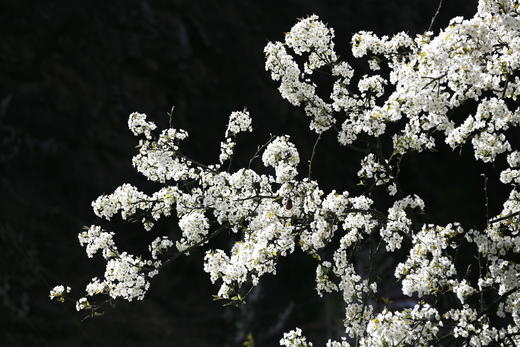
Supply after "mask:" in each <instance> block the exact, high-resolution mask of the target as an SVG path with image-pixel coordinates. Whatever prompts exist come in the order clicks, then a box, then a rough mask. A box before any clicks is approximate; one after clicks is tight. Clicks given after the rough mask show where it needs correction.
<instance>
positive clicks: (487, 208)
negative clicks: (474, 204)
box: [480, 174, 489, 228]
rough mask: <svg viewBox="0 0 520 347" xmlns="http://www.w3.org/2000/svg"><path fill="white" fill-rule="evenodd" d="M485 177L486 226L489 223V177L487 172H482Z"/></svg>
mask: <svg viewBox="0 0 520 347" xmlns="http://www.w3.org/2000/svg"><path fill="white" fill-rule="evenodd" d="M480 176H482V177H483V178H484V204H485V207H486V228H487V227H488V225H489V198H488V192H487V182H488V178H487V176H486V174H480Z"/></svg>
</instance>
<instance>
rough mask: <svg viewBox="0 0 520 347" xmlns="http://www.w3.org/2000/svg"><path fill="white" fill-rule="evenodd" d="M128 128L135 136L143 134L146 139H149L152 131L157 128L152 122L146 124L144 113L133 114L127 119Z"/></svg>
mask: <svg viewBox="0 0 520 347" xmlns="http://www.w3.org/2000/svg"><path fill="white" fill-rule="evenodd" d="M128 128H130V131H131V132H132V133H133V134H134V135H135V136H138V135H141V134H144V136H145V137H146V138H147V139H151V138H152V131H153V130H155V129H156V128H157V126H156V125H155V124H154V123H152V122H147V121H146V115H145V114H144V113H138V112H134V113H132V114H131V115H130V117H128Z"/></svg>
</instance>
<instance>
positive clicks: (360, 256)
mask: <svg viewBox="0 0 520 347" xmlns="http://www.w3.org/2000/svg"><path fill="white" fill-rule="evenodd" d="M333 38H334V31H333V30H332V29H329V28H328V27H327V26H326V25H325V24H324V23H323V22H321V21H320V20H319V18H318V17H317V16H315V15H313V16H310V17H307V18H304V19H302V20H301V21H300V22H298V23H297V24H296V25H295V26H294V27H293V28H292V29H291V30H290V31H289V32H288V33H287V34H286V36H285V41H284V42H283V43H282V42H275V43H269V44H268V45H267V46H266V47H265V54H266V65H265V67H266V70H268V71H269V72H270V74H271V77H272V79H273V80H275V81H279V82H280V87H279V91H280V93H281V96H282V97H283V98H285V99H287V100H288V101H289V102H290V103H291V104H292V105H295V106H301V107H302V108H303V109H304V111H305V113H306V115H307V116H309V117H310V129H311V130H313V131H315V132H317V133H319V134H323V133H324V131H326V130H329V132H328V133H327V134H329V133H333V132H334V136H335V137H336V138H337V140H338V142H339V143H340V144H341V145H349V146H350V148H352V149H353V150H357V151H359V152H362V153H363V158H362V159H361V161H360V163H359V165H358V167H357V168H356V169H357V170H358V178H359V179H361V180H362V182H363V183H364V186H363V188H365V187H366V188H367V189H366V191H365V192H364V193H362V194H359V195H355V194H352V192H349V191H344V192H337V191H335V190H333V191H331V192H328V193H326V192H324V191H323V190H322V189H321V188H320V185H319V184H318V182H316V181H314V180H312V179H310V178H300V177H301V176H299V171H298V165H299V163H300V154H299V153H298V150H297V148H296V146H295V145H294V144H293V143H292V142H291V141H290V137H289V136H287V135H285V136H279V137H274V138H272V139H271V140H270V141H269V142H268V143H266V144H265V145H264V146H261V147H259V151H258V152H257V153H255V154H254V156H253V158H252V159H251V161H252V160H254V159H256V158H258V157H260V155H261V159H262V162H263V164H264V165H265V166H266V167H267V168H272V169H274V174H273V173H271V174H260V173H257V172H255V171H253V170H251V169H250V168H247V169H245V168H243V169H239V170H237V171H235V172H232V171H231V170H230V169H228V170H227V171H225V170H222V164H223V163H224V162H225V161H228V160H231V158H232V155H233V151H234V148H235V146H236V142H235V137H236V136H237V135H238V134H239V133H242V132H250V131H252V126H251V118H250V116H249V113H248V112H247V111H246V110H244V111H241V112H233V113H231V115H230V118H229V123H228V127H227V129H226V133H225V140H224V141H223V142H222V143H221V152H220V156H219V158H218V160H217V159H216V163H214V164H208V165H206V164H202V163H199V162H197V161H195V160H192V159H190V158H188V157H186V156H185V155H183V154H182V151H181V149H180V142H181V141H182V140H184V139H185V138H186V137H187V136H188V134H187V132H186V131H184V130H182V129H173V128H170V129H166V130H164V131H162V132H161V133H160V134H159V135H158V136H154V135H153V134H152V132H153V131H154V130H155V129H156V125H155V124H154V123H153V122H149V121H147V120H146V116H145V115H144V114H140V113H132V114H131V115H130V117H129V121H128V125H129V128H130V130H131V131H132V133H133V134H134V135H136V136H139V137H142V136H144V138H141V139H140V142H139V153H138V154H137V155H136V156H135V157H134V158H133V165H134V166H135V168H136V169H137V171H139V172H140V173H142V174H143V175H144V176H145V177H146V178H147V179H149V180H151V181H154V182H158V183H162V184H163V187H162V188H161V189H160V190H159V191H157V192H155V193H152V194H145V193H143V192H140V191H139V190H138V189H137V188H135V187H133V186H132V185H130V184H123V185H122V186H120V187H119V188H117V189H116V190H115V191H114V192H113V193H112V194H108V195H102V196H100V197H99V198H97V199H96V200H95V201H94V202H93V203H92V207H93V209H94V213H95V214H96V215H97V216H98V217H100V218H103V219H106V220H111V219H112V218H113V217H114V216H115V215H117V214H120V215H121V217H122V218H123V219H125V220H129V221H140V222H142V223H143V225H144V228H145V229H146V230H149V231H151V232H155V231H154V230H152V229H153V226H154V224H155V222H156V221H158V220H159V219H160V218H162V217H169V216H173V218H174V219H175V218H176V220H178V235H177V237H176V238H172V239H170V238H168V237H166V236H160V235H159V236H156V237H155V239H154V240H153V241H152V242H151V243H150V245H149V246H148V249H149V251H150V254H151V255H150V257H151V259H147V257H145V256H137V255H131V254H129V253H127V252H120V251H119V250H118V248H117V247H116V244H115V241H114V236H115V233H114V232H107V231H104V230H103V229H102V228H101V227H100V226H95V225H94V226H91V227H90V228H88V229H87V230H86V231H84V232H82V233H80V234H79V240H80V243H81V245H82V246H85V248H86V252H87V256H88V257H93V256H94V255H95V254H96V253H97V252H98V251H100V252H101V254H102V256H103V258H104V259H105V260H106V263H107V264H106V269H105V273H104V277H103V278H99V279H98V278H97V277H95V278H93V279H92V281H91V282H90V283H89V284H88V285H87V287H86V293H87V294H86V295H87V296H88V297H89V298H88V299H87V298H86V297H83V298H81V299H79V300H78V301H77V305H76V307H77V309H78V310H92V311H95V310H96V309H97V308H98V307H100V306H99V304H98V303H97V302H96V301H95V299H97V297H98V296H103V295H105V296H108V297H109V298H111V299H118V298H122V299H125V300H128V301H132V300H134V299H142V298H143V297H144V296H145V294H146V291H147V290H148V288H149V286H150V278H152V277H153V276H155V275H156V274H157V273H158V272H159V271H160V269H161V267H162V266H163V264H164V263H165V261H168V259H169V260H172V259H174V258H176V257H178V256H180V255H186V254H188V253H189V252H190V251H191V250H192V249H193V248H195V247H198V246H202V245H207V247H208V248H209V250H207V252H206V254H205V257H204V265H203V266H204V271H205V272H207V273H208V274H209V277H210V279H211V281H212V282H218V283H219V284H220V288H219V290H218V296H219V297H220V298H222V299H225V300H230V301H236V302H238V303H240V302H242V301H243V300H245V299H246V298H245V297H246V296H247V294H248V293H249V292H251V290H252V289H253V288H254V287H255V286H256V285H257V284H258V283H259V281H260V279H261V278H262V276H263V275H265V274H273V275H274V274H276V270H277V264H278V261H279V259H280V258H281V257H285V256H288V255H290V254H292V253H293V252H294V251H295V249H296V248H297V247H299V248H300V249H301V250H302V251H303V252H305V253H307V254H309V255H310V256H312V257H313V258H314V259H316V262H317V266H316V283H315V286H316V291H317V292H318V295H320V296H323V295H324V294H327V295H341V297H342V299H343V303H344V312H345V319H344V333H345V334H344V337H343V338H342V339H341V340H340V341H332V340H329V342H328V343H327V346H328V347H345V346H350V343H353V344H355V345H356V346H390V345H392V346H398V345H414V346H429V345H443V344H452V345H453V344H456V345H461V346H485V345H492V344H494V345H502V346H505V345H512V344H516V343H520V286H519V285H518V279H519V278H520V264H517V263H516V261H515V259H516V258H517V255H518V253H520V234H519V231H518V230H519V227H520V191H519V190H518V186H519V185H520V152H519V151H518V149H515V148H514V146H515V145H517V144H518V140H517V137H516V138H515V134H514V133H513V131H514V130H518V129H517V128H518V126H519V125H520V108H518V103H517V100H518V96H519V95H520V78H519V77H518V76H517V75H518V72H519V70H520V2H519V1H518V0H480V1H479V7H478V11H477V13H476V15H475V16H474V17H473V18H470V19H463V18H461V17H457V18H454V19H453V20H451V21H450V24H449V26H448V27H447V28H445V29H444V30H441V31H440V32H439V33H438V34H437V35H435V34H434V33H433V32H426V33H424V34H420V35H417V36H415V37H411V36H409V35H408V34H405V33H399V34H396V35H394V36H392V37H388V36H383V37H378V36H377V35H375V34H374V33H371V32H364V31H362V32H359V33H356V34H354V35H353V37H352V41H351V42H352V53H353V55H354V57H357V58H361V57H365V56H368V59H369V67H370V69H371V70H372V73H374V74H373V75H365V76H359V79H358V82H357V85H351V81H352V80H353V77H354V70H353V69H352V67H351V65H350V64H348V63H347V62H345V61H342V60H340V58H339V56H338V55H337V54H336V53H335V51H334V42H333ZM294 55H298V56H302V58H303V61H304V63H303V68H300V66H299V64H298V63H297V61H300V60H301V59H300V58H298V57H294ZM295 58H297V59H295ZM383 66H385V67H387V68H388V69H381V67H383ZM317 70H320V71H325V72H329V73H330V75H331V76H332V78H333V86H332V92H331V94H330V98H323V97H322V96H318V95H317V86H316V84H315V83H314V82H313V78H314V73H315V72H316V71H317ZM378 71H389V76H382V75H378V74H375V73H376V72H378ZM326 100H330V102H329V101H326ZM468 100H473V101H474V102H476V105H477V106H476V108H475V112H474V114H473V115H468V116H467V117H466V118H462V119H461V117H460V116H461V115H460V113H458V114H457V117H458V119H455V117H454V116H453V114H454V113H455V112H450V111H452V110H456V109H457V107H459V106H460V105H462V104H463V103H464V102H466V101H468ZM336 123H337V124H338V126H334V125H335V124H336ZM339 124H341V126H339ZM390 124H391V126H390ZM511 134H513V135H511ZM383 135H384V136H387V139H388V140H390V139H392V141H382V140H381V139H380V138H379V137H380V136H383ZM516 135H517V134H516ZM439 138H440V139H441V140H442V141H437V142H440V143H437V142H436V141H435V139H439ZM466 143H471V144H472V146H473V151H474V156H475V160H481V161H483V162H485V163H495V162H497V161H499V160H501V158H507V163H508V166H509V167H508V168H507V169H505V170H503V171H502V172H501V174H500V181H501V182H502V183H503V184H505V185H507V186H509V187H510V188H511V193H510V195H509V197H508V199H507V200H506V201H505V202H504V204H503V208H502V211H501V212H500V213H499V214H498V215H497V216H494V217H493V218H491V219H490V220H488V221H486V222H487V223H486V225H485V226H484V227H482V228H480V229H479V228H477V227H473V228H472V229H469V228H463V227H462V226H461V225H459V224H458V223H457V222H453V223H449V224H447V225H446V226H439V225H435V224H424V223H423V222H421V218H420V215H422V214H424V213H426V212H427V209H426V206H425V203H424V202H423V200H422V199H421V198H420V197H419V196H417V195H415V194H413V192H412V193H411V194H410V195H408V196H405V195H406V194H403V191H402V190H401V188H399V189H398V184H399V183H400V182H398V181H399V172H400V170H399V169H400V165H401V162H402V158H403V157H404V156H406V155H407V154H408V153H410V152H414V151H417V152H422V151H430V150H436V149H437V148H438V147H440V146H445V147H446V148H448V149H449V148H451V149H455V148H457V147H461V146H463V145H464V144H466ZM383 147H384V148H383ZM262 150H263V152H261V151H262ZM309 162H310V163H311V164H312V160H309ZM309 176H310V175H309ZM351 179H352V180H355V179H356V178H355V177H352V178H351ZM381 189H383V190H386V192H387V193H385V196H386V197H387V198H388V199H391V202H390V203H388V204H386V205H385V204H379V202H378V201H374V199H375V198H376V197H377V196H379V195H378V194H375V193H374V192H380V191H381ZM381 206H383V209H381ZM388 206H390V208H388ZM222 231H228V232H230V233H233V242H232V243H231V246H229V247H228V249H214V248H213V247H212V245H211V243H210V240H212V239H213V238H214V237H218V235H221V234H222ZM208 244H209V245H208ZM173 245H176V247H172V246H173ZM380 246H381V247H380ZM325 249H327V251H325ZM329 250H332V251H331V252H329ZM461 250H462V252H463V253H464V252H466V250H467V253H468V254H471V255H472V256H474V257H469V256H468V257H467V258H471V259H469V260H468V259H463V261H465V262H466V263H467V264H466V263H464V264H462V265H460V264H459V263H458V261H459V260H460V258H461V257H460V251H461ZM172 252H174V253H172ZM472 252H473V253H472ZM394 254H396V255H399V254H401V255H402V256H404V258H398V259H399V260H396V259H394V260H389V259H391V258H392V256H393V255H394ZM383 256H385V257H386V258H385V259H386V262H385V267H384V268H382V269H377V268H374V267H375V259H376V258H378V257H379V258H382V257H383ZM322 258H324V259H322ZM325 258H326V259H325ZM475 259H476V260H475ZM393 261H395V263H392V262H393ZM398 262H399V263H398ZM459 265H460V266H459ZM463 265H464V266H463ZM389 266H392V267H393V273H394V275H395V278H397V280H398V281H399V282H400V285H401V292H402V294H404V295H405V296H408V297H410V300H409V302H408V304H406V305H400V306H399V305H393V306H392V305H390V304H389V302H390V301H389V299H385V298H384V297H383V294H384V287H385V286H384V284H385V283H382V282H384V281H383V280H384V279H385V278H386V279H388V278H387V277H388V276H386V277H385V275H386V274H388V273H392V271H388V267H389ZM383 272H384V274H383ZM382 277H384V278H383V279H382ZM69 291H70V288H68V287H67V288H65V287H63V286H57V287H55V288H54V289H53V290H52V291H51V293H50V297H51V299H57V300H59V301H62V299H63V296H64V293H68V292H69ZM482 291H486V293H485V295H481V296H480V298H477V295H476V294H477V293H478V292H482ZM423 300H424V301H423ZM440 302H442V305H441V304H439V303H440ZM495 314H496V316H498V317H500V319H501V321H500V322H498V323H497V320H496V319H494V315H495ZM280 344H281V345H283V346H312V343H310V342H309V341H307V339H306V338H305V337H304V336H303V333H302V331H301V330H300V329H295V330H293V331H291V332H289V333H286V334H284V336H283V338H282V339H281V340H280Z"/></svg>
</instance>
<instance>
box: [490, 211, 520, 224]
mask: <svg viewBox="0 0 520 347" xmlns="http://www.w3.org/2000/svg"><path fill="white" fill-rule="evenodd" d="M518 215H520V211H518V212H515V213H511V214H508V215H507V216H504V217H500V218H497V219H494V220H491V221H489V224H493V223H497V222H501V221H503V220H506V219H509V218H513V217H516V216H518Z"/></svg>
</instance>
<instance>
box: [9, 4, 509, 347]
mask: <svg viewBox="0 0 520 347" xmlns="http://www.w3.org/2000/svg"><path fill="white" fill-rule="evenodd" d="M437 5H438V2H437V1H432V0H424V1H404V0H401V1H383V0H371V1H347V0H343V1H340V0H327V1H325V0H321V1H310V0H283V1H282V0H266V1H216V0H207V1H199V0H196V1H182V0H171V1H144V0H143V1H138V0H127V1H96V0H93V1H82V2H80V1H52V0H48V1H41V2H40V1H38V2H37V1H34V2H29V1H15V0H0V193H1V196H0V313H1V315H0V346H109V345H110V346H144V345H146V346H235V345H241V344H242V341H244V338H245V334H247V333H252V335H253V336H254V338H255V341H256V345H257V346H271V345H273V343H274V342H277V341H278V340H279V339H280V337H281V335H282V332H283V331H288V330H290V329H292V328H294V327H295V326H299V327H301V328H302V329H304V331H305V333H306V334H307V336H309V337H310V338H311V339H312V340H313V341H314V342H315V343H316V345H318V346H319V345H321V343H323V342H324V341H325V340H324V339H325V338H326V337H327V336H334V335H341V325H342V323H341V316H342V314H343V313H342V308H341V306H340V305H338V304H337V299H334V298H328V299H327V300H326V301H325V305H322V304H321V301H320V300H319V298H318V297H317V295H315V293H313V289H312V288H313V286H314V282H313V281H314V271H315V269H314V267H313V266H314V264H315V263H314V262H313V260H312V259H309V257H304V256H302V255H298V254H297V255H295V256H294V257H292V258H291V259H287V260H283V261H282V262H281V264H280V268H279V269H280V274H279V276H277V277H272V276H268V277H266V278H265V281H263V282H262V285H261V286H260V288H259V290H258V291H255V292H254V295H253V296H252V297H251V298H250V299H251V300H250V302H249V303H248V304H247V305H246V306H244V307H243V308H241V309H235V308H232V307H225V308H224V307H222V306H221V305H220V304H219V303H216V302H213V301H212V298H211V295H212V294H215V293H216V290H217V288H216V286H212V285H211V284H210V281H209V279H208V277H207V276H206V274H205V273H203V271H202V253H201V252H199V253H194V254H193V256H191V257H188V258H184V259H180V260H179V261H178V262H177V263H175V264H174V265H173V266H172V267H170V268H168V269H167V270H166V271H165V272H164V273H162V274H161V275H160V276H159V277H158V278H156V280H154V281H153V283H152V288H151V290H150V293H149V296H148V297H147V298H146V299H145V300H144V301H142V302H137V303H131V304H124V303H123V304H119V305H118V306H117V307H116V309H113V310H109V311H107V312H106V314H105V315H104V316H102V317H99V318H96V319H88V320H85V321H82V318H83V314H81V313H77V312H76V311H75V309H74V305H73V304H70V303H69V304H61V305H60V304H58V303H51V302H50V301H49V299H48V293H49V290H50V288H52V287H53V286H54V285H56V284H61V283H64V284H68V285H71V286H72V287H73V294H75V295H76V296H81V294H82V291H83V288H84V286H85V285H86V284H87V282H88V281H89V279H90V278H91V277H93V276H96V275H97V276H100V275H102V267H101V265H102V264H101V262H99V261H97V260H95V261H91V260H89V259H88V258H87V257H86V255H85V253H84V250H83V249H82V248H81V247H80V246H79V243H78V241H77V234H78V232H79V231H80V230H81V227H82V226H83V225H89V224H91V223H95V222H96V219H95V218H94V215H93V213H92V212H91V209H90V202H91V201H92V200H94V199H95V198H96V197H97V196H98V195H100V194H102V193H109V192H112V191H113V190H114V189H115V188H116V187H117V186H118V185H120V184H122V183H124V182H131V183H134V184H136V185H137V186H138V187H148V188H150V187H149V186H148V185H147V184H146V183H145V182H144V179H143V178H141V177H140V176H139V175H138V174H136V173H135V172H134V170H133V169H132V167H131V162H130V160H131V157H132V155H133V153H134V146H135V144H136V142H135V141H136V140H135V138H134V137H133V136H132V135H131V133H130V132H129V131H128V129H127V117H128V115H129V113H131V112H133V111H140V112H144V113H147V114H148V115H149V117H150V118H151V119H153V120H155V121H157V122H158V123H160V124H162V125H166V124H167V122H168V118H167V116H166V112H167V111H169V110H170V108H171V107H172V106H173V105H175V107H176V108H175V112H174V122H175V125H176V126H178V127H181V128H184V129H186V130H188V131H189V133H190V138H189V140H188V141H187V142H186V143H185V146H184V149H185V151H186V152H187V153H188V154H189V155H191V156H192V157H194V158H196V159H197V160H200V161H204V162H207V163H212V162H215V161H216V160H217V158H218V145H219V142H220V140H221V139H222V137H223V133H224V130H225V127H226V119H227V117H228V115H229V113H230V112H231V111H234V110H241V109H242V108H243V107H245V106H246V107H247V108H248V110H249V111H250V112H251V114H252V116H253V126H254V128H255V131H254V133H253V136H251V135H249V136H244V137H243V138H242V139H241V144H239V146H240V148H241V149H240V151H239V158H238V162H237V164H236V167H239V166H240V165H241V164H243V163H244V162H245V160H246V158H249V157H250V156H251V155H252V153H253V152H254V150H255V149H256V146H257V145H258V144H261V143H263V142H265V140H266V139H267V138H268V134H269V133H273V134H282V133H288V134H290V135H291V136H292V138H293V139H294V141H295V142H296V144H297V145H298V148H299V149H300V150H301V154H302V162H304V161H306V160H307V159H308V155H309V153H310V149H311V147H312V144H313V142H314V138H315V135H312V134H310V133H309V132H308V131H307V130H306V129H307V119H306V118H305V116H304V115H303V112H302V111H301V110H299V109H296V108H294V107H292V106H291V105H289V104H288V103H287V102H286V101H284V100H282V99H281V97H280V96H279V94H278V92H277V90H276V87H277V86H276V85H275V84H274V83H273V82H272V81H271V80H270V78H269V75H268V74H267V73H266V72H265V71H264V60H263V56H264V55H263V47H264V46H265V44H266V43H267V42H268V41H274V40H282V39H283V33H284V32H286V31H288V30H289V29H290V28H291V26H292V25H293V24H294V23H295V22H296V20H297V18H301V17H304V16H306V15H309V14H313V13H315V14H317V15H319V16H320V17H321V19H323V20H324V21H325V22H326V23H328V24H329V25H330V26H331V27H333V28H334V29H335V31H336V39H335V42H336V46H337V48H338V51H339V52H340V54H341V55H342V56H346V57H347V59H348V60H351V55H350V51H349V48H348V47H349V46H348V43H349V41H350V37H351V35H352V33H353V32H355V31H358V30H372V31H375V32H377V33H380V34H383V33H386V34H392V33H396V32H399V31H406V32H409V33H418V32H423V31H425V30H426V29H427V28H428V26H429V23H430V20H431V18H432V16H433V14H434V13H435V10H436V8H437ZM475 10H476V1H445V4H444V6H443V7H442V9H441V12H440V15H439V17H438V18H437V22H436V24H435V25H434V29H436V30H437V29H438V28H440V27H444V26H446V24H447V23H448V20H449V18H451V17H454V16H457V15H462V16H465V17H466V18H468V17H470V16H471V15H473V13H474V12H475ZM309 134H310V136H311V137H309ZM445 147H446V146H444V147H443V148H444V151H441V152H439V153H435V154H427V155H422V156H413V155H412V156H410V158H409V159H406V160H405V162H404V166H405V168H404V171H403V181H404V183H405V188H406V189H407V190H408V191H409V192H411V193H414V192H417V193H420V194H421V196H422V197H423V198H424V200H425V201H426V202H427V211H428V213H429V214H430V216H432V217H431V218H432V219H433V221H436V222H439V223H444V222H447V221H450V220H452V219H455V220H459V221H462V222H464V223H466V224H468V225H481V224H482V223H483V222H484V217H483V193H482V189H481V186H482V185H481V178H480V177H479V175H480V173H481V172H483V171H482V170H488V169H486V168H483V166H482V165H477V164H473V163H472V153H471V151H469V150H465V151H464V152H463V154H462V156H461V157H458V156H454V155H451V156H450V155H448V156H446V154H447V153H450V152H451V151H450V150H447V149H446V148H445ZM357 165H358V161H357V159H356V160H353V157H352V156H351V154H350V153H348V152H347V151H344V149H341V148H340V147H339V146H338V145H337V142H336V140H335V139H334V138H333V137H332V136H330V135H329V137H326V138H325V139H324V140H323V141H322V144H321V145H320V147H319V148H318V154H317V157H316V169H315V176H316V178H317V179H319V180H320V181H321V182H322V185H323V188H324V189H325V190H330V189H332V188H336V189H344V188H345V187H348V186H349V185H352V184H353V183H355V180H356V178H355V173H356V172H357V170H358V167H357ZM486 172H487V171H486ZM495 175H496V174H495ZM492 178H496V177H492ZM489 191H490V209H491V210H492V211H491V212H493V211H495V212H496V210H497V209H498V204H499V203H500V202H501V200H503V196H504V192H503V191H502V190H501V188H500V187H499V186H497V185H493V183H490V187H489ZM446 197H449V198H446ZM161 228H175V222H174V221H172V222H170V224H168V223H165V224H163V225H162V226H160V227H159V229H161ZM117 231H118V233H119V234H121V235H124V236H125V237H126V238H127V241H126V242H128V243H129V244H132V242H137V241H136V240H140V237H142V236H139V235H141V234H142V233H143V231H140V230H138V228H136V227H135V226H132V225H128V224H120V225H118V229H117ZM154 232H155V233H157V232H161V230H159V231H152V232H151V233H152V234H151V236H150V237H151V238H153V237H155V236H154V235H155V234H153V233H154ZM147 237H148V236H147ZM128 240H129V241H128ZM223 245H225V244H223Z"/></svg>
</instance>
